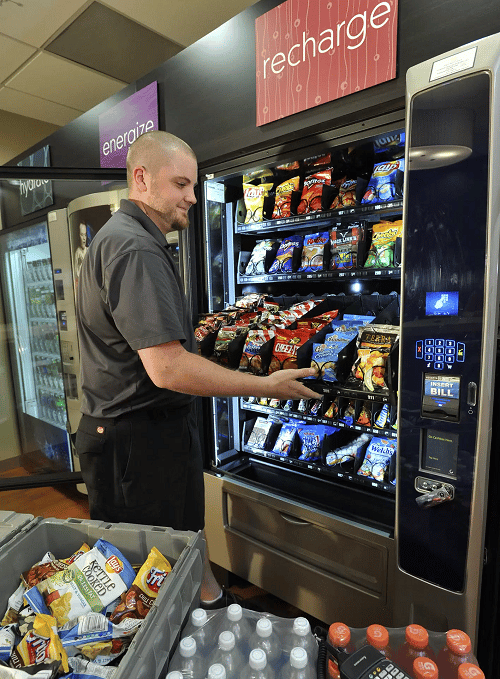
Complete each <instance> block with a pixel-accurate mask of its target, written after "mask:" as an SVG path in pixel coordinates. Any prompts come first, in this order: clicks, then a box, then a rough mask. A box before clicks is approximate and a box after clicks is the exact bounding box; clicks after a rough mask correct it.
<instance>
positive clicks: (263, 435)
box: [248, 417, 273, 449]
mask: <svg viewBox="0 0 500 679" xmlns="http://www.w3.org/2000/svg"><path fill="white" fill-rule="evenodd" d="M272 425H273V420H271V419H268V418H267V417H258V418H257V419H256V420H255V424H254V426H253V429H252V431H251V433H250V436H249V438H248V445H249V446H252V447H253V448H262V449H264V448H265V447H266V442H267V437H268V435H269V432H270V430H271V427H272Z"/></svg>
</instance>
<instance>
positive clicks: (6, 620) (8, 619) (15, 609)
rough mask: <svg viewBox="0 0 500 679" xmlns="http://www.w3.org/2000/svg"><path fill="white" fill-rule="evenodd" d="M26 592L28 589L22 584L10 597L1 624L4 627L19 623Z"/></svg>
mask: <svg viewBox="0 0 500 679" xmlns="http://www.w3.org/2000/svg"><path fill="white" fill-rule="evenodd" d="M25 591H26V587H25V586H24V584H23V583H22V582H21V583H20V584H19V586H18V588H17V589H16V591H15V592H13V593H12V594H11V595H10V597H9V600H8V602H7V610H6V611H5V614H4V616H3V618H2V621H1V622H0V625H1V626H2V627H6V626H7V625H10V624H12V623H16V622H18V620H19V611H20V610H21V608H22V606H23V597H24V592H25Z"/></svg>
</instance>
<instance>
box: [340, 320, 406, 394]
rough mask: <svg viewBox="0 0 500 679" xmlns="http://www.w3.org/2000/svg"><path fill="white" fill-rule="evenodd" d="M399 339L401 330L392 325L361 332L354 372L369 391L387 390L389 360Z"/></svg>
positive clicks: (378, 326)
mask: <svg viewBox="0 0 500 679" xmlns="http://www.w3.org/2000/svg"><path fill="white" fill-rule="evenodd" d="M398 337H399V329H398V328H397V327H395V326H392V325H369V326H366V327H365V328H363V329H362V330H361V331H360V333H359V337H358V346H357V358H356V360H355V362H354V365H353V368H352V372H353V375H354V377H355V378H356V379H357V380H359V381H360V383H361V384H362V385H363V386H364V387H366V388H367V389H368V390H369V391H375V389H387V384H386V382H385V378H384V376H385V370H386V364H387V358H388V356H389V353H390V351H391V349H392V347H393V346H394V344H395V343H396V341H397V339H398Z"/></svg>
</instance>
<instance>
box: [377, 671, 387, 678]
mask: <svg viewBox="0 0 500 679" xmlns="http://www.w3.org/2000/svg"><path fill="white" fill-rule="evenodd" d="M378 676H379V677H380V679H384V677H386V676H387V672H386V671H385V670H382V672H381V673H380V674H379V675H378Z"/></svg>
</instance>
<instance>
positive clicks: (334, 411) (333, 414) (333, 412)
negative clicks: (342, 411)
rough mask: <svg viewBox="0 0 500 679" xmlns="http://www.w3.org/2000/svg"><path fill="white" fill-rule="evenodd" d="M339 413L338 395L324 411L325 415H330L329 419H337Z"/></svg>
mask: <svg viewBox="0 0 500 679" xmlns="http://www.w3.org/2000/svg"><path fill="white" fill-rule="evenodd" d="M338 413H339V397H338V396H337V397H336V398H335V399H334V400H333V401H332V402H331V403H330V405H329V406H328V408H327V409H326V410H325V412H324V413H323V417H328V418H329V419H332V420H334V419H336V418H337V416H338Z"/></svg>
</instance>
